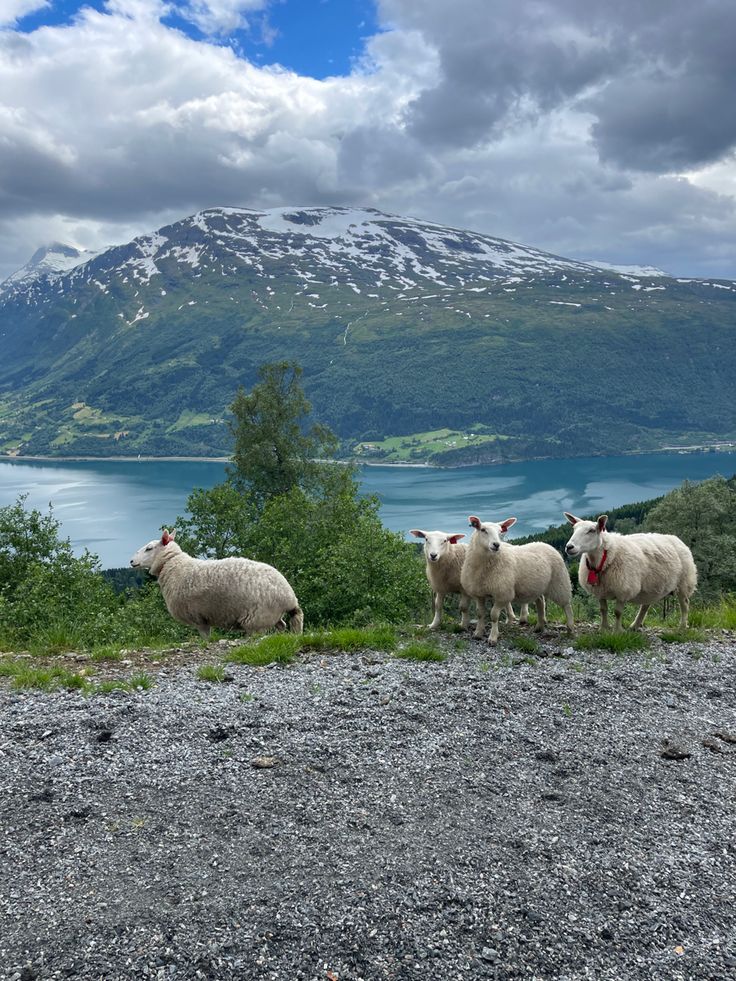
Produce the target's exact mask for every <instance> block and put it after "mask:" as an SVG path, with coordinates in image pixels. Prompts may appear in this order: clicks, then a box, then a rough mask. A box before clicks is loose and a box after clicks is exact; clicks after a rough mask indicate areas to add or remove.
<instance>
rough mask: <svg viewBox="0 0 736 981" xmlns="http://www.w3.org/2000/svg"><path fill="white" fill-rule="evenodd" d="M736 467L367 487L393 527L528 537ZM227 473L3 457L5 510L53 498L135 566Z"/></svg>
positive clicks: (115, 560)
mask: <svg viewBox="0 0 736 981" xmlns="http://www.w3.org/2000/svg"><path fill="white" fill-rule="evenodd" d="M735 471H736V453H704V454H681V453H656V454H649V455H646V456H623V457H593V458H576V459H572V460H534V461H530V462H527V463H510V464H506V465H504V466H497V467H465V468H462V469H456V470H438V469H433V468H428V467H365V468H364V469H363V470H362V471H361V486H362V490H363V491H364V492H365V493H374V494H377V495H378V496H379V498H380V500H381V517H382V520H383V522H384V524H386V525H387V526H388V527H389V528H391V529H393V530H394V531H402V532H406V531H408V529H410V528H424V529H425V530H433V529H442V530H444V531H456V532H463V531H465V532H467V530H468V529H467V525H468V520H467V519H468V515H469V514H477V515H479V516H480V517H481V518H482V519H483V520H502V519H503V518H507V517H510V516H511V515H514V516H516V517H517V518H518V524H517V525H516V526H515V528H514V533H515V534H517V535H526V534H532V533H533V532H535V531H541V530H543V529H545V528H546V527H547V526H548V525H551V524H558V523H559V522H560V521H561V520H562V512H563V511H573V512H575V513H578V514H592V513H599V512H603V511H606V510H607V509H609V508H613V507H617V506H618V505H621V504H628V503H631V502H633V501H642V500H646V499H647V498H651V497H656V496H657V495H659V494H664V493H666V492H667V491H669V490H671V489H672V488H673V487H676V486H677V485H678V484H679V483H681V482H682V481H683V480H686V479H687V480H704V479H705V478H706V477H710V476H712V475H713V474H716V473H720V474H723V475H724V476H730V475H731V474H733V473H734V472H735ZM224 473H225V465H224V464H222V463H213V462H202V461H164V460H153V461H152V460H140V461H123V460H99V461H70V460H69V461H62V460H59V461H47V460H44V461H33V460H29V461H19V460H3V461H1V462H0V506H4V505H6V504H12V503H13V502H14V501H15V500H16V499H17V497H18V495H19V494H28V502H27V503H28V505H29V506H32V507H37V508H40V509H41V510H45V509H46V508H47V507H48V505H49V503H51V504H53V507H54V514H55V516H56V518H57V519H58V520H59V521H60V522H61V527H62V532H63V534H64V535H66V536H68V537H69V538H70V539H71V541H72V544H73V546H74V548H75V550H76V551H77V552H78V553H81V551H82V549H83V548H85V547H86V548H88V549H89V550H90V551H91V552H94V553H96V554H97V555H98V556H99V557H100V561H101V563H102V565H103V567H105V568H109V567H115V566H122V565H127V564H128V561H129V559H130V556H131V555H132V553H133V552H134V551H135V550H136V548H138V546H139V545H141V544H143V543H144V542H146V541H148V540H149V539H151V538H153V537H154V535H156V534H157V531H158V529H159V527H160V526H161V525H162V524H169V523H173V521H174V520H175V518H176V517H177V515H180V514H183V513H184V511H185V506H186V499H187V497H188V495H189V493H190V491H191V490H192V488H194V487H211V486H212V485H213V484H216V483H218V482H219V481H220V480H222V479H223V476H224Z"/></svg>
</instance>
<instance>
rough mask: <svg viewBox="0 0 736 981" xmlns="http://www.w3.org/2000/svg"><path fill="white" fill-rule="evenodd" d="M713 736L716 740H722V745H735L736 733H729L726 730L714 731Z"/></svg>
mask: <svg viewBox="0 0 736 981" xmlns="http://www.w3.org/2000/svg"><path fill="white" fill-rule="evenodd" d="M713 735H714V736H715V737H716V739H722V740H723V741H724V743H736V732H729V730H727V729H716V730H715V732H714V733H713Z"/></svg>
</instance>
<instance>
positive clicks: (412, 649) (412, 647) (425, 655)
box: [394, 641, 446, 661]
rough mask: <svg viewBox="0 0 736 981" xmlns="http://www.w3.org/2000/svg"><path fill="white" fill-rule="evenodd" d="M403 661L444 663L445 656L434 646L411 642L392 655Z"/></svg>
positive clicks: (421, 642)
mask: <svg viewBox="0 0 736 981" xmlns="http://www.w3.org/2000/svg"><path fill="white" fill-rule="evenodd" d="M394 657H399V658H401V659H402V660H404V661H444V660H446V657H445V655H444V654H443V653H442V651H441V650H440V649H439V647H438V646H437V645H436V644H428V643H425V642H423V641H413V642H412V643H409V644H406V645H405V646H404V647H400V648H399V650H398V651H396V653H395V654H394Z"/></svg>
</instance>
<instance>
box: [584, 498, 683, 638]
mask: <svg viewBox="0 0 736 981" xmlns="http://www.w3.org/2000/svg"><path fill="white" fill-rule="evenodd" d="M564 514H565V517H566V518H567V520H568V521H569V522H570V524H571V525H573V533H572V536H571V538H570V540H569V541H568V543H567V545H566V546H565V552H566V553H567V554H568V555H569V556H571V557H572V556H576V555H582V556H584V559H583V560H582V561H581V562H580V567H579V569H578V579H579V581H580V585H581V586H582V588H583V589H584V590H585V592H586V593H589V594H590V595H591V596H595V598H596V599H597V600H598V601H599V603H600V609H601V629H602V630H608V600H615V601H616V607H615V609H616V621H615V627H614V629H615V630H616V631H619V630H621V617H622V615H623V611H624V605H625V604H626V603H637V604H639V612H638V613H637V614H636V618H635V620H634V622H633V623H632V624H631V628H632V630H639V629H640V627H641V626H642V624H643V623H644V617H645V616H646V615H647V611H648V609H649V607H650V606H651V605H652V603H657V602H658V601H659V600H661V599H664V597H665V596H669V595H670V593H676V595H677V599H678V600H679V603H680V627H681V628H682V629H685V628H686V627H687V616H688V611H689V609H690V597H691V596H692V594H693V593H694V592H695V587H696V585H697V582H698V570H697V569H696V567H695V562H694V561H693V556H692V553H691V551H690V549H689V548H688V547H687V545H686V544H685V543H684V542H683V541H681V540H680V539H679V538H677V536H676V535H660V534H656V533H653V532H652V533H648V534H646V533H641V534H634V535H619V534H617V533H616V532H613V531H606V522H607V520H608V517H607V515H605V514H602V515H601V516H600V517H599V518H598V520H597V521H585V520H583V519H581V518H576V517H575V515H574V514H569V513H568V512H567V511H565V512H564Z"/></svg>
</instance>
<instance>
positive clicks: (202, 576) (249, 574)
mask: <svg viewBox="0 0 736 981" xmlns="http://www.w3.org/2000/svg"><path fill="white" fill-rule="evenodd" d="M175 536H176V529H174V530H173V531H171V532H169V531H167V530H164V533H163V535H162V536H161V539H160V540H159V539H154V540H153V541H151V542H149V543H148V544H147V545H143V546H142V547H141V548H139V549H138V551H137V552H136V553H135V555H134V556H133V558H132V559H131V560H130V564H131V565H132V566H133V568H134V569H147V570H148V572H149V573H150V574H151V575H152V576H155V577H157V578H158V583H159V586H160V587H161V592H162V594H163V597H164V602H165V603H166V608H167V610H168V611H169V613H170V614H171V615H172V617H173V618H174V619H175V620H179V621H180V622H181V623H186V624H188V625H189V626H192V627H196V628H197V630H198V631H199V633H200V635H201V636H202V637H203V638H205V639H207V638H208V637H209V635H210V630H211V628H212V627H217V628H219V629H220V630H241V631H243V632H244V633H246V634H249V633H256V632H260V631H264V630H270V629H271V628H272V627H276V628H277V629H280V630H285V629H286V622H285V621H284V619H283V617H284V614H285V613H288V614H289V629H290V630H291V631H292V633H295V634H300V633H301V632H302V630H303V628H304V613H303V612H302V609H301V607H300V606H299V601H298V600H297V598H296V595H295V594H294V590H293V589H292V588H291V586H290V585H289V583H288V582H287V581H286V579H285V578H284V577H283V576H282V575H281V573H280V572H279V571H278V570H277V569H274V567H273V566H271V565H267V564H266V563H265V562H254V561H252V560H251V559H241V558H230V559H195V558H193V557H192V556H191V555H187V553H186V552H183V551H182V549H181V548H180V546H179V545H178V544H177V543H176V542H175V541H174V538H175Z"/></svg>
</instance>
